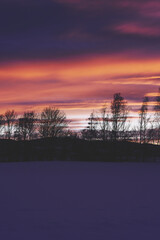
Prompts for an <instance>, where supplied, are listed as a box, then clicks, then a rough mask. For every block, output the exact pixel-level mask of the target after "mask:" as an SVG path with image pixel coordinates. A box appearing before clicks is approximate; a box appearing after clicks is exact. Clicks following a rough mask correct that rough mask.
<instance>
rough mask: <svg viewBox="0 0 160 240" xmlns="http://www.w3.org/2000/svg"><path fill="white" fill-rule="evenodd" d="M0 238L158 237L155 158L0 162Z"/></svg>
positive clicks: (159, 177) (159, 192)
mask: <svg viewBox="0 0 160 240" xmlns="http://www.w3.org/2000/svg"><path fill="white" fill-rule="evenodd" d="M0 239H2V240H6V239H7V240H8V239H9V240H41V239H43V240H50V239H51V240H64V239H65V240H72V239H73V240H94V239H96V240H101V239H104V240H112V239H117V240H121V239H122V240H125V239H126V240H132V239H134V240H135V239H138V240H139V239H140V240H143V239H145V240H148V239H149V240H151V239H154V240H159V239H160V164H159V163H153V164H152V163H85V162H83V163H81V162H30V163H4V164H3V163H1V164H0Z"/></svg>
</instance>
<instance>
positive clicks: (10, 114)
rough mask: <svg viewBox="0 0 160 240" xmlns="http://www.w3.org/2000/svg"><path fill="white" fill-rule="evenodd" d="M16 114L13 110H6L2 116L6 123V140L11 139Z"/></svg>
mask: <svg viewBox="0 0 160 240" xmlns="http://www.w3.org/2000/svg"><path fill="white" fill-rule="evenodd" d="M15 118H16V113H15V111H14V110H8V111H6V112H5V114H4V119H5V122H6V136H7V138H8V139H10V138H11V136H12V132H13V128H14V124H15Z"/></svg>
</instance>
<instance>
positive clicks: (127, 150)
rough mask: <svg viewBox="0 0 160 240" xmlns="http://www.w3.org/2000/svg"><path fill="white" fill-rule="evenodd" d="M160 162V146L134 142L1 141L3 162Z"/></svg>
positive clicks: (74, 140) (62, 139) (69, 140)
mask: <svg viewBox="0 0 160 240" xmlns="http://www.w3.org/2000/svg"><path fill="white" fill-rule="evenodd" d="M54 160H57V161H59V160H61V161H107V162H114V161H135V162H136V161H145V162H150V161H153V162H155V161H160V146H156V145H149V144H146V145H141V144H138V143H131V142H103V141H86V140H81V139H71V138H54V139H51V138H47V139H39V140H32V141H14V140H0V161H1V162H8V161H9V162H21V161H54Z"/></svg>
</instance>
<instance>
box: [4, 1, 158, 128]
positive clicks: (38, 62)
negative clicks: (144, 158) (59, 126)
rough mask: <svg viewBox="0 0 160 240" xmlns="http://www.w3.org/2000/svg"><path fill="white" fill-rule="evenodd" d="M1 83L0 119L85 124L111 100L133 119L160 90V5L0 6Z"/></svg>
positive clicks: (46, 3)
mask: <svg viewBox="0 0 160 240" xmlns="http://www.w3.org/2000/svg"><path fill="white" fill-rule="evenodd" d="M0 82H1V87H0V96H1V98H0V111H1V112H2V113H3V112H4V111H5V110H6V109H12V108H14V109H15V110H16V111H17V113H21V112H22V111H27V110H35V111H40V110H41V109H42V108H44V107H45V106H48V105H53V106H55V107H58V108H60V109H61V110H64V111H65V112H66V114H67V117H68V118H71V119H72V118H77V119H79V118H86V117H88V116H89V114H90V112H91V111H92V110H93V109H95V110H96V111H98V109H99V108H101V107H102V106H103V104H104V103H105V102H107V103H110V102H111V99H112V97H113V94H114V93H116V92H121V94H122V96H124V97H125V99H126V100H127V101H128V105H129V106H130V108H131V112H133V113H134V112H135V113H136V111H137V110H138V109H139V107H140V104H141V101H142V98H143V96H145V95H146V96H149V97H152V96H154V95H155V93H156V92H157V91H158V88H159V86H160V1H151V0H141V1H140V0H134V1H133V0H0ZM151 100H152V98H151ZM150 104H152V103H150ZM74 124H75V126H76V127H77V126H78V121H77V123H76V121H75V123H74Z"/></svg>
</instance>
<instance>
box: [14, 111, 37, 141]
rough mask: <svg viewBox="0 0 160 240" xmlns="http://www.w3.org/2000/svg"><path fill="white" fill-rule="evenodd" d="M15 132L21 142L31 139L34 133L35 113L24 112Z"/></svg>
mask: <svg viewBox="0 0 160 240" xmlns="http://www.w3.org/2000/svg"><path fill="white" fill-rule="evenodd" d="M17 130H18V135H19V136H20V137H22V138H23V140H26V138H28V139H29V140H30V139H31V138H32V136H33V134H34V131H35V113H34V112H33V111H31V112H25V113H24V114H23V117H22V118H19V119H18V123H17Z"/></svg>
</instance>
